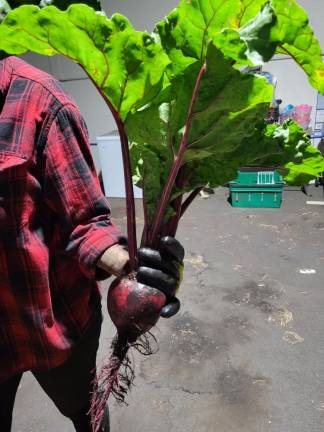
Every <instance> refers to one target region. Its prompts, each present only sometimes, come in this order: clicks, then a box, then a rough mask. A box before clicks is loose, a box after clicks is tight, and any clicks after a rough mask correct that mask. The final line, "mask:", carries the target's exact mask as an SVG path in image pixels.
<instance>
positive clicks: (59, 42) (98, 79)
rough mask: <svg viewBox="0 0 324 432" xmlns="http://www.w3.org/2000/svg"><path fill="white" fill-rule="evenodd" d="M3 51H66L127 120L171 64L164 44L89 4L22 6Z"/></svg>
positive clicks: (6, 24)
mask: <svg viewBox="0 0 324 432" xmlns="http://www.w3.org/2000/svg"><path fill="white" fill-rule="evenodd" d="M0 51H2V52H5V53H6V54H23V53H24V52H26V51H34V52H36V53H39V54H44V55H49V56H52V55H55V54H62V55H64V56H66V57H68V58H69V59H71V60H73V61H74V62H76V63H78V64H79V65H81V66H82V67H83V68H84V70H85V71H86V72H87V74H88V75H89V76H90V77H91V79H92V80H93V81H94V82H95V84H96V85H97V87H98V89H99V90H100V91H101V93H102V94H103V95H104V96H105V97H106V98H107V99H108V100H109V101H110V103H111V104H112V105H113V107H114V108H115V110H117V111H118V112H119V114H120V116H121V118H122V119H124V118H125V117H126V116H127V113H128V112H129V111H130V110H132V109H135V108H136V107H137V106H139V105H142V104H145V103H146V102H147V101H148V100H150V99H151V98H152V97H153V96H154V95H156V94H157V93H158V92H159V90H160V88H161V85H162V80H163V74H164V69H165V67H166V65H167V64H168V63H169V59H168V57H167V55H166V54H165V53H164V52H163V50H162V48H161V46H160V45H159V44H158V43H156V42H155V41H154V40H153V38H152V37H151V36H150V35H149V34H147V33H145V32H137V31H135V30H134V29H133V27H132V25H131V24H130V22H129V21H128V20H127V19H126V18H125V17H123V16H122V15H120V14H115V15H113V16H112V17H111V19H108V18H107V17H106V16H104V15H103V14H101V13H100V12H95V11H94V10H93V9H92V8H90V7H89V6H87V5H81V4H77V5H72V6H70V7H69V8H68V10H67V11H61V10H59V9H57V8H56V7H54V6H48V7H45V8H44V9H39V8H38V7H36V6H21V7H19V8H17V9H14V10H12V11H11V12H10V13H9V14H8V16H7V17H6V19H5V20H4V21H3V22H2V24H1V25H0Z"/></svg>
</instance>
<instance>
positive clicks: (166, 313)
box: [160, 297, 181, 318]
mask: <svg viewBox="0 0 324 432" xmlns="http://www.w3.org/2000/svg"><path fill="white" fill-rule="evenodd" d="M180 306H181V304H180V300H179V299H178V298H176V297H175V298H174V299H172V301H171V302H170V303H168V304H166V305H165V306H164V307H163V308H162V311H161V314H160V315H161V317H162V318H171V317H172V316H174V315H175V314H176V313H178V312H179V309H180Z"/></svg>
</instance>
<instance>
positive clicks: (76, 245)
mask: <svg viewBox="0 0 324 432" xmlns="http://www.w3.org/2000/svg"><path fill="white" fill-rule="evenodd" d="M44 167H45V168H44V197H45V201H46V203H47V205H48V206H49V207H50V208H51V210H52V211H53V212H54V213H55V214H56V216H57V218H58V220H59V222H60V225H61V229H62V231H63V232H64V240H65V244H64V248H65V251H66V252H68V253H69V254H70V255H72V256H73V257H75V259H77V260H78V262H79V264H80V268H81V269H82V270H83V271H84V272H85V274H86V275H89V276H90V277H92V276H94V273H95V272H96V263H97V261H98V259H99V257H100V256H101V255H102V253H103V252H104V251H105V250H106V249H107V248H109V247H110V246H112V245H114V244H116V243H125V241H126V239H125V237H124V236H122V234H121V232H120V231H119V230H118V229H117V228H116V227H115V226H114V225H113V223H112V222H111V221H110V219H109V215H110V208H109V205H108V202H107V199H106V197H105V196H104V195H103V193H102V191H101V188H100V184H99V180H98V177H97V175H96V172H95V167H94V164H93V160H92V157H91V153H90V145H89V139H88V133H87V129H86V126H85V124H84V121H83V119H82V117H81V115H80V113H79V111H78V109H77V108H76V107H75V106H73V105H70V104H68V105H65V106H63V107H62V108H61V109H60V110H59V111H58V113H57V114H56V116H55V118H54V120H53V122H52V124H51V126H50V128H49V132H48V136H47V143H46V147H45V151H44Z"/></svg>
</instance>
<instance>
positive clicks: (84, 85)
mask: <svg viewBox="0 0 324 432" xmlns="http://www.w3.org/2000/svg"><path fill="white" fill-rule="evenodd" d="M177 3H178V1H177V0H164V1H160V0H136V1H134V0H124V1H117V0H103V7H104V9H105V11H106V13H107V14H108V15H111V14H113V13H114V12H121V13H123V14H124V15H126V16H127V17H128V18H129V19H130V20H131V21H132V23H133V24H134V26H135V27H136V28H137V29H138V30H148V31H151V30H152V28H153V24H154V23H155V22H156V21H158V20H160V19H162V18H163V17H164V16H165V15H166V14H167V13H168V11H170V10H171V9H172V8H173V7H175V6H176V5H177ZM299 3H300V4H301V5H302V6H303V7H304V8H305V9H306V10H307V12H308V15H309V17H310V22H311V24H312V26H313V28H314V29H315V33H316V35H317V37H318V39H319V40H320V42H321V45H322V47H323V50H324V2H323V0H299ZM25 57H26V58H27V59H28V61H30V62H32V63H33V64H34V65H36V66H38V67H40V68H43V69H44V70H46V71H48V72H50V73H52V74H53V75H55V76H56V77H57V78H58V79H60V80H63V81H64V82H63V86H64V88H65V89H66V90H67V91H68V92H69V93H70V94H71V95H72V97H73V98H74V99H75V100H76V102H77V104H78V105H79V107H80V109H81V112H82V114H83V115H84V117H85V120H86V122H87V125H88V128H89V132H90V138H91V140H92V141H94V140H95V138H96V136H98V135H101V134H103V133H106V132H108V131H110V130H113V129H115V124H114V121H113V119H112V117H111V115H110V113H109V112H108V110H107V108H106V106H105V104H104V103H103V102H102V100H101V98H100V96H99V95H97V93H96V92H94V91H93V87H92V84H91V82H90V81H89V80H88V79H87V78H86V77H85V75H84V73H83V71H82V70H81V68H80V67H78V66H77V65H74V64H73V63H72V62H70V61H68V60H66V59H64V58H62V57H60V56H56V57H53V58H50V59H48V58H44V57H42V56H37V55H28V56H25ZM264 70H268V71H269V72H272V73H274V75H275V76H276V77H277V79H278V87H277V97H278V98H280V99H283V105H287V104H288V103H292V104H294V105H297V104H303V103H307V104H310V105H312V106H315V104H316V94H317V93H316V91H315V90H314V89H313V88H312V87H311V86H310V84H309V83H308V81H307V78H306V76H305V74H304V73H303V71H301V70H299V68H298V67H297V65H296V64H295V63H294V62H293V61H292V60H290V59H287V58H283V59H282V58H281V59H278V58H276V59H274V60H273V61H271V62H269V63H268V64H266V65H265V67H264Z"/></svg>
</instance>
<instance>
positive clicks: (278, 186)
mask: <svg viewBox="0 0 324 432" xmlns="http://www.w3.org/2000/svg"><path fill="white" fill-rule="evenodd" d="M283 186H284V182H283V180H282V177H281V175H280V174H279V173H278V172H277V171H273V170H272V171H270V170H262V171H251V169H247V170H240V171H238V176H237V178H236V179H235V180H233V181H231V182H230V183H229V189H230V202H231V204H232V206H233V207H255V208H280V207H281V203H282V191H283Z"/></svg>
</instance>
